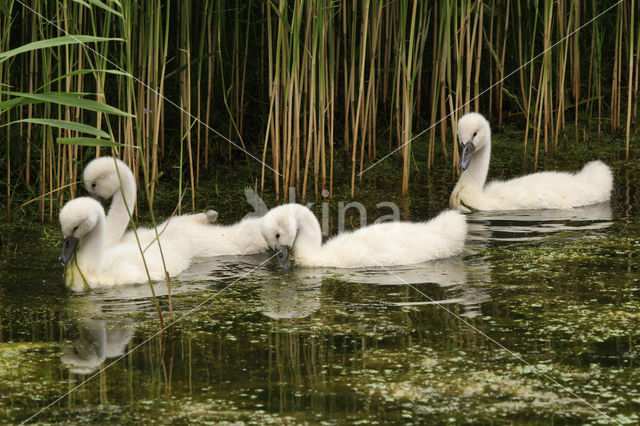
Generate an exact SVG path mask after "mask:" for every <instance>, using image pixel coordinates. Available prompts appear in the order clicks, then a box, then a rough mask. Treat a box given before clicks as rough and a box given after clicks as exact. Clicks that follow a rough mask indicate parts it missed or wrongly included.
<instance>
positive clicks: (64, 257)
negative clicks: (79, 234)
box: [60, 237, 78, 265]
mask: <svg viewBox="0 0 640 426" xmlns="http://www.w3.org/2000/svg"><path fill="white" fill-rule="evenodd" d="M77 244H78V239H77V238H74V237H67V238H65V239H64V241H63V242H62V253H61V254H60V262H62V264H63V265H66V264H67V263H69V261H70V260H71V257H73V252H74V251H75V250H76V245H77Z"/></svg>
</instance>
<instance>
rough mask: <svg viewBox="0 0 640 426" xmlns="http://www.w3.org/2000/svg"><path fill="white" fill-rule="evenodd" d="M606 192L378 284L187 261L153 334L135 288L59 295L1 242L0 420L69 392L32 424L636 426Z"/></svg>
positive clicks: (512, 222)
mask: <svg viewBox="0 0 640 426" xmlns="http://www.w3.org/2000/svg"><path fill="white" fill-rule="evenodd" d="M617 179H620V176H618V177H617ZM622 181H623V182H626V186H625V185H624V184H622V185H619V187H618V188H617V190H616V192H615V194H614V198H613V200H612V203H611V204H608V203H607V204H604V205H597V206H590V207H587V208H582V209H576V210H574V211H571V212H567V211H564V212H563V211H520V212H476V213H473V214H470V215H469V216H468V219H469V223H470V234H469V238H468V244H467V246H466V248H465V251H464V253H463V254H462V255H461V256H458V257H455V258H451V259H444V260H439V261H436V262H430V263H425V264H421V265H413V266H409V267H395V268H390V271H391V272H389V271H387V270H384V269H368V270H335V269H305V268H298V269H293V270H290V271H287V272H281V271H279V270H277V269H276V268H275V265H274V264H273V262H267V264H265V265H262V266H260V265H261V263H263V262H264V261H265V260H267V259H268V258H269V256H270V255H269V254H266V255H259V256H251V257H224V258H217V259H199V260H198V261H197V262H196V264H194V265H193V267H192V268H191V269H189V270H188V271H187V272H186V273H184V274H183V275H182V276H181V277H180V279H177V280H175V281H174V282H173V287H172V309H173V312H174V315H175V317H176V318H179V319H180V320H179V321H178V322H177V323H176V324H175V325H174V326H173V327H170V328H168V329H167V330H166V332H165V333H162V334H160V335H158V336H155V334H156V333H157V331H158V329H159V327H160V326H159V319H158V314H157V311H156V308H155V306H154V303H153V301H152V299H151V298H150V296H149V294H150V290H149V288H148V286H145V285H141V286H127V287H121V288H118V289H109V290H104V291H95V292H92V293H90V294H84V295H72V294H68V293H66V292H65V291H64V290H63V289H62V283H61V274H62V268H61V267H60V266H59V265H58V264H57V261H56V259H57V256H58V253H57V249H55V248H53V247H49V246H47V245H43V244H40V243H38V242H37V241H36V242H34V243H31V244H25V243H23V242H22V237H20V238H18V237H15V236H14V237H12V238H10V239H9V241H8V243H9V244H8V247H7V248H5V249H4V251H3V252H2V257H1V258H0V264H1V265H2V272H1V275H0V421H1V422H2V423H5V422H15V423H17V422H21V421H23V420H26V419H27V418H29V417H30V416H32V415H34V414H36V413H38V411H39V410H41V409H42V408H44V407H46V406H48V405H49V404H51V403H52V402H54V401H55V400H56V399H57V398H58V397H60V396H62V395H65V394H67V393H68V392H69V391H72V390H73V392H71V393H70V394H69V395H67V396H64V397H63V398H61V399H60V400H59V401H58V402H55V403H54V404H53V405H52V406H50V407H49V408H47V409H45V410H44V411H42V412H41V413H39V414H38V415H37V417H35V418H34V421H38V422H47V423H55V422H67V421H71V422H104V423H129V422H141V423H149V422H152V421H155V422H160V423H172V424H173V423H188V422H196V423H205V422H245V423H258V424H264V423H304V422H308V423H319V422H329V423H355V422H362V423H369V422H371V423H375V422H383V423H387V422H393V423H408V422H413V423H447V422H454V423H469V422H471V423H474V422H477V423H503V422H504V423H510V422H518V423H521V422H522V423H536V424H537V423H558V422H559V423H563V424H564V423H575V424H582V423H610V422H612V419H613V420H615V421H618V422H621V423H627V422H629V423H637V422H638V421H639V419H638V414H637V413H638V411H640V386H639V385H638V383H640V369H639V368H638V362H639V356H640V350H639V347H640V346H639V344H640V280H639V278H640V275H639V273H638V267H639V262H638V260H637V259H638V256H637V255H638V232H637V231H638V230H639V229H640V221H639V220H638V219H637V205H638V202H637V198H636V195H635V193H634V191H633V190H631V189H630V187H632V186H630V184H629V180H626V181H624V179H623V180H622ZM416 198H418V197H416ZM443 202H444V200H441V203H443ZM415 208H416V210H411V209H409V212H408V218H414V219H421V218H423V215H424V212H422V213H421V212H420V211H419V210H418V209H419V203H416V204H415ZM433 213H434V212H429V215H431V214H433ZM155 291H156V294H157V296H158V299H159V301H160V305H161V309H162V311H163V313H164V320H165V321H169V298H168V296H167V290H166V287H165V286H163V285H160V284H159V285H156V286H155ZM203 302H204V303H203ZM196 306H199V307H198V308H197V309H196V310H195V311H193V312H191V310H192V309H194V307H196ZM186 313H188V315H186V316H184V317H182V316H183V315H185V314H186ZM154 336H155V337H154ZM503 348H506V349H508V350H505V349H503ZM134 349H135V350H134ZM514 354H515V355H517V357H521V358H522V359H524V360H525V361H526V363H525V362H523V361H522V360H520V359H518V358H517V357H516V356H515V355H514ZM104 367H108V368H107V369H106V370H102V368H104ZM87 379H90V380H89V381H88V382H87V383H85V384H83V385H81V384H82V383H83V382H84V381H85V380H87ZM554 381H555V382H557V383H554ZM79 385H81V386H79ZM76 386H78V387H77V388H76ZM567 389H570V391H571V392H573V393H569V392H568V391H567ZM579 398H582V399H584V401H582V400H581V399H579ZM585 401H586V403H585ZM597 410H599V411H600V412H598V411H597ZM602 413H604V414H602ZM605 415H606V416H609V417H605Z"/></svg>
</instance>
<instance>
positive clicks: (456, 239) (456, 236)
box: [431, 210, 467, 252]
mask: <svg viewBox="0 0 640 426" xmlns="http://www.w3.org/2000/svg"><path fill="white" fill-rule="evenodd" d="M431 223H433V225H434V228H435V229H438V230H439V231H440V232H442V233H443V234H444V235H446V237H447V239H448V240H449V241H450V242H451V245H452V246H453V247H457V248H459V249H458V250H456V251H457V252H460V251H462V247H463V246H464V241H465V239H466V238H467V218H466V216H465V215H463V214H462V213H460V212H459V211H457V210H445V211H443V212H442V213H440V214H439V215H438V216H436V217H435V218H433V219H432V220H431Z"/></svg>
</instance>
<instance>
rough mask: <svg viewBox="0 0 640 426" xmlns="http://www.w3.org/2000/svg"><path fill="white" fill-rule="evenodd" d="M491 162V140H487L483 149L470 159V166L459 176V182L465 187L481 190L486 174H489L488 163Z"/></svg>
mask: <svg viewBox="0 0 640 426" xmlns="http://www.w3.org/2000/svg"><path fill="white" fill-rule="evenodd" d="M490 160H491V139H489V140H487V143H486V144H485V145H484V147H482V148H480V149H479V150H478V151H476V152H475V153H474V155H473V158H472V159H471V164H469V167H468V168H467V170H465V171H464V172H462V174H461V175H460V179H459V182H460V183H462V184H464V186H465V187H472V188H477V189H478V191H480V190H482V188H483V187H484V184H485V182H486V181H487V173H488V172H489V161H490Z"/></svg>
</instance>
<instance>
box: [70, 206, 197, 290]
mask: <svg viewBox="0 0 640 426" xmlns="http://www.w3.org/2000/svg"><path fill="white" fill-rule="evenodd" d="M59 219H60V227H61V229H62V236H63V237H64V241H63V243H62V254H61V255H60V261H61V262H62V263H63V264H64V265H66V267H65V284H66V285H67V287H68V288H70V289H71V290H73V291H83V290H86V289H91V288H95V287H101V286H114V285H122V284H135V283H142V282H146V281H147V280H148V279H149V278H150V279H151V280H152V281H157V280H162V279H165V267H166V272H167V273H168V274H169V276H170V277H174V276H176V275H178V274H179V273H180V272H182V271H184V270H185V269H186V268H187V267H188V266H189V264H190V263H191V259H192V257H193V255H194V250H193V246H192V244H191V242H190V240H189V239H188V238H186V237H185V236H184V235H182V234H181V233H179V232H175V231H171V232H165V233H163V234H162V235H161V236H160V238H159V241H160V244H161V246H162V255H161V253H160V247H159V246H158V241H155V242H153V243H151V244H150V245H149V246H148V247H143V248H144V249H145V250H144V261H146V265H145V263H144V261H143V257H142V254H141V252H140V248H139V246H138V245H137V244H135V243H118V244H114V245H112V246H110V247H105V246H104V239H105V228H106V218H105V214H104V209H103V208H102V205H101V204H100V203H99V202H98V201H96V200H94V199H92V198H89V197H78V198H75V199H73V200H71V201H69V202H67V203H66V204H65V205H64V207H63V208H62V209H61V210H60V217H59ZM72 259H73V260H74V261H73V262H71V261H72ZM163 260H164V261H163ZM147 271H148V275H147Z"/></svg>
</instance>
